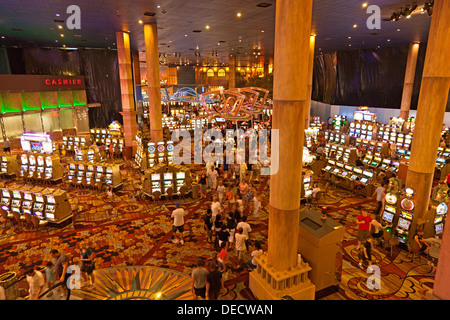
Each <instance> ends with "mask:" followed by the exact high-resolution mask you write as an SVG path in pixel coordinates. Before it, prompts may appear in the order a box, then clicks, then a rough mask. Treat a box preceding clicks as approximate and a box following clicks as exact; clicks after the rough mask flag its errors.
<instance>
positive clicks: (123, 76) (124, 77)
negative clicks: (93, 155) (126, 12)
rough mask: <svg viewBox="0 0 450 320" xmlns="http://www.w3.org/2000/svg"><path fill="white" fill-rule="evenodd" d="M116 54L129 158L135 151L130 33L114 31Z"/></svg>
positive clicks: (125, 139)
mask: <svg viewBox="0 0 450 320" xmlns="http://www.w3.org/2000/svg"><path fill="white" fill-rule="evenodd" d="M116 43H117V56H118V61H119V77H120V91H121V97H122V112H121V113H120V114H121V115H122V117H123V132H124V142H125V147H124V151H123V153H124V155H125V156H126V157H127V158H131V157H132V156H133V155H134V153H135V152H136V141H135V137H136V133H137V127H136V106H135V99H134V84H133V71H132V62H131V50H130V35H129V34H128V33H127V32H122V31H120V32H116Z"/></svg>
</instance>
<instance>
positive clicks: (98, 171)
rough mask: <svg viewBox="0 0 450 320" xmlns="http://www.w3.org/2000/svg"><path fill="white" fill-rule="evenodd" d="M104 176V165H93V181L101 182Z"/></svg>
mask: <svg viewBox="0 0 450 320" xmlns="http://www.w3.org/2000/svg"><path fill="white" fill-rule="evenodd" d="M104 178H105V167H104V166H102V165H97V166H95V183H103V180H104Z"/></svg>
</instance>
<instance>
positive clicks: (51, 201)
mask: <svg viewBox="0 0 450 320" xmlns="http://www.w3.org/2000/svg"><path fill="white" fill-rule="evenodd" d="M47 202H48V203H55V197H53V196H47Z"/></svg>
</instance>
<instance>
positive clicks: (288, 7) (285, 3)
mask: <svg viewBox="0 0 450 320" xmlns="http://www.w3.org/2000/svg"><path fill="white" fill-rule="evenodd" d="M311 15H312V0H304V1H298V0H278V1H277V4H276V18H275V51H274V56H275V61H274V83H273V95H274V105H273V118H272V128H273V129H275V130H278V134H279V145H278V146H277V145H275V144H272V146H271V148H272V150H273V148H278V150H280V152H279V166H278V172H276V173H275V172H272V175H271V176H270V204H269V216H270V218H269V235H268V251H267V253H266V254H264V255H262V256H260V257H258V258H259V259H257V262H258V266H257V268H256V270H255V271H252V272H251V273H250V280H249V285H250V289H251V290H252V292H253V294H254V295H255V296H256V297H257V298H258V299H260V300H265V299H269V300H276V299H280V298H281V297H282V296H283V295H290V296H292V297H293V298H294V299H299V300H300V299H303V300H305V299H314V294H315V290H314V289H315V286H314V284H312V283H311V281H310V280H309V279H308V276H307V275H308V271H309V270H311V268H310V267H309V266H308V264H307V263H304V262H302V263H300V264H298V263H297V253H298V231H299V212H300V194H301V184H302V182H301V178H302V155H303V152H302V151H303V149H302V146H303V141H304V124H305V121H304V117H305V110H306V109H307V107H308V94H309V90H308V73H307V72H304V70H308V66H309V36H310V32H311ZM293 57H295V59H294V58H293ZM286 150H289V152H286Z"/></svg>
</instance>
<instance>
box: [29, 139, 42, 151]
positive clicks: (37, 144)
mask: <svg viewBox="0 0 450 320" xmlns="http://www.w3.org/2000/svg"><path fill="white" fill-rule="evenodd" d="M30 147H31V151H41V150H42V141H30Z"/></svg>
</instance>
